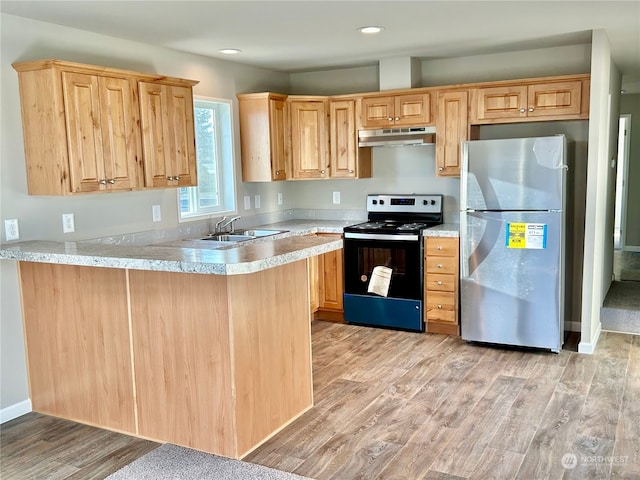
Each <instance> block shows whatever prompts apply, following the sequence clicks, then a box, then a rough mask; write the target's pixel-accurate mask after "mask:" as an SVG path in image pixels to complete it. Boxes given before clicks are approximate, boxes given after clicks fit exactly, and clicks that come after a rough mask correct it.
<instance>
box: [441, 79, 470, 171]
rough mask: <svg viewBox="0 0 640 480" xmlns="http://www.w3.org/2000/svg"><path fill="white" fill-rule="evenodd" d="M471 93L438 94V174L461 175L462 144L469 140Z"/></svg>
mask: <svg viewBox="0 0 640 480" xmlns="http://www.w3.org/2000/svg"><path fill="white" fill-rule="evenodd" d="M468 97H469V93H468V92H466V91H459V92H440V93H438V116H437V118H436V132H437V134H436V169H437V171H436V173H437V174H438V175H442V176H459V175H460V155H461V153H460V143H461V142H463V141H466V140H468V137H469V135H468V116H469V114H468V103H469V100H468Z"/></svg>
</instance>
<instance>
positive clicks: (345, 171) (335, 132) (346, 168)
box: [329, 100, 358, 178]
mask: <svg viewBox="0 0 640 480" xmlns="http://www.w3.org/2000/svg"><path fill="white" fill-rule="evenodd" d="M329 124H330V132H329V143H330V145H331V149H330V151H331V156H330V162H329V163H330V164H331V176H332V177H343V178H356V177H357V175H358V173H357V171H356V168H357V155H358V147H357V145H356V135H357V132H356V102H355V100H340V101H332V102H331V103H330V104H329Z"/></svg>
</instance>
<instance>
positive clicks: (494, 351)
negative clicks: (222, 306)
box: [0, 321, 640, 480]
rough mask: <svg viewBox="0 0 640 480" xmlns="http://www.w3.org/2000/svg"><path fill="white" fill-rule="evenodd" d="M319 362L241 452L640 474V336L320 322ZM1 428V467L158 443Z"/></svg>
mask: <svg viewBox="0 0 640 480" xmlns="http://www.w3.org/2000/svg"><path fill="white" fill-rule="evenodd" d="M313 366H314V384H315V385H314V386H315V407H314V408H313V409H312V410H311V411H309V412H307V413H306V414H305V415H304V416H302V417H301V418H300V419H298V420H296V421H295V422H294V423H292V424H291V425H290V426H288V427H287V428H286V429H284V430H283V431H282V432H280V433H279V434H277V435H276V436H275V437H273V438H272V439H271V440H270V441H268V442H267V443H265V444H264V445H263V446H262V447H260V448H259V449H257V450H256V451H255V452H253V453H252V454H250V455H249V456H248V457H247V458H245V460H247V461H251V462H254V463H260V464H262V465H266V466H270V467H274V468H278V469H280V470H286V471H290V472H294V473H298V474H301V475H305V476H308V477H312V478H315V479H318V480H322V479H340V480H351V479H375V478H384V479H411V480H414V479H415V480H417V479H439V480H459V479H467V478H468V479H482V480H488V479H522V480H533V479H538V478H540V479H579V480H582V479H598V480H601V479H608V478H611V479H640V336H629V335H623V334H616V333H610V332H603V333H602V336H601V339H600V342H599V344H598V349H597V351H596V353H595V354H594V355H582V354H577V353H575V352H572V351H569V350H563V351H562V352H561V353H560V354H557V355H556V354H552V353H544V352H525V351H521V350H507V349H499V348H487V347H482V346H477V345H469V344H466V343H465V342H463V341H461V340H460V339H459V338H455V337H449V336H445V335H426V334H414V333H406V332H395V331H391V330H381V329H370V328H365V327H354V326H348V325H342V324H332V323H327V322H321V321H317V322H314V325H313ZM0 441H1V451H0V453H1V457H0V462H1V463H0V466H1V469H0V478H2V479H3V480H4V479H5V478H7V479H9V478H10V479H15V480H22V479H33V478H51V479H54V478H55V479H63V478H73V479H79V478H82V479H98V478H104V477H105V476H107V475H108V474H110V473H111V472H113V471H115V470H117V469H118V468H120V466H122V465H124V464H126V463H129V462H130V461H133V460H134V459H135V458H137V457H139V456H141V455H143V454H145V453H146V452H147V451H149V450H151V449H153V448H154V447H155V446H157V444H154V443H152V442H144V441H141V440H136V439H132V438H130V437H127V436H124V435H119V434H115V433H112V432H106V431H102V430H98V429H93V428H91V427H86V426H83V425H78V424H75V423H73V422H67V421H64V420H58V419H53V418H51V417H46V416H42V415H38V414H35V413H34V414H29V415H25V416H24V417H21V418H19V419H16V420H14V421H12V422H8V423H6V424H3V425H2V428H1V431H0ZM565 454H573V455H575V463H572V464H570V465H569V463H567V462H570V461H571V460H572V459H573V457H570V456H569V457H566V460H565V464H567V465H569V466H573V467H574V468H571V469H567V468H564V467H563V465H562V459H563V456H565ZM612 457H613V458H612ZM116 465H117V466H116Z"/></svg>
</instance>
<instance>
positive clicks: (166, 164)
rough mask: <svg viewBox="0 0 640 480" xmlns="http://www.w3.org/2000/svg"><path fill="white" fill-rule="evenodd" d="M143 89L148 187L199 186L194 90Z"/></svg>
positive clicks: (173, 87) (170, 87)
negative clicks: (192, 92) (192, 91)
mask: <svg viewBox="0 0 640 480" xmlns="http://www.w3.org/2000/svg"><path fill="white" fill-rule="evenodd" d="M139 86H140V126H141V128H142V147H143V155H144V166H145V169H144V176H145V186H147V187H187V186H192V185H197V173H196V142H195V134H194V119H193V115H194V114H193V96H192V94H191V88H187V87H182V86H178V85H162V84H158V83H149V82H140V83H139Z"/></svg>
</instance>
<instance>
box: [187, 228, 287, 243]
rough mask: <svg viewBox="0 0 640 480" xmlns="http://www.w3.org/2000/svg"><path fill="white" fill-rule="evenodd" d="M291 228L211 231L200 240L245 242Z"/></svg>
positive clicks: (284, 231)
mask: <svg viewBox="0 0 640 480" xmlns="http://www.w3.org/2000/svg"><path fill="white" fill-rule="evenodd" d="M288 231H289V230H236V231H235V232H233V233H228V232H225V233H210V234H209V235H207V236H206V237H203V238H200V240H212V241H216V242H245V241H247V240H255V239H256V238H262V237H269V236H271V235H277V234H279V233H286V232H288Z"/></svg>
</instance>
